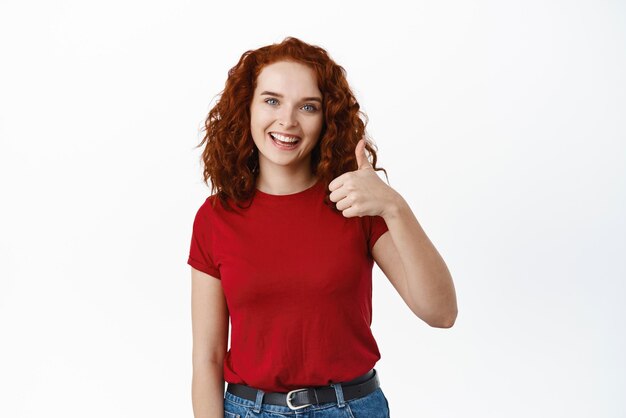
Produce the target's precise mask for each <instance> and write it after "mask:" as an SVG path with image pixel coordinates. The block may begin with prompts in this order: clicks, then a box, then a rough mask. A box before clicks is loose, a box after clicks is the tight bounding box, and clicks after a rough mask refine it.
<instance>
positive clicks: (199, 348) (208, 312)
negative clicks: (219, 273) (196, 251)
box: [191, 267, 229, 418]
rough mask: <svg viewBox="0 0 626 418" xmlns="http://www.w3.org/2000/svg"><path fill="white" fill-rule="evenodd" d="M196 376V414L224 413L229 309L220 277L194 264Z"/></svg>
mask: <svg viewBox="0 0 626 418" xmlns="http://www.w3.org/2000/svg"><path fill="white" fill-rule="evenodd" d="M191 280H192V281H191V322H192V331H193V354H192V362H193V378H192V383H191V398H192V404H193V413H194V417H195V418H216V417H223V416H224V357H225V356H226V351H227V346H228V321H229V313H228V307H227V305H226V299H225V297H224V292H223V289H222V283H221V281H220V280H219V279H217V278H215V277H213V276H209V275H208V274H206V273H203V272H201V271H199V270H196V269H194V268H193V267H192V268H191Z"/></svg>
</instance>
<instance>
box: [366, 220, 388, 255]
mask: <svg viewBox="0 0 626 418" xmlns="http://www.w3.org/2000/svg"><path fill="white" fill-rule="evenodd" d="M368 218H369V222H368V241H367V247H368V249H369V253H370V254H372V248H374V244H376V241H378V238H380V236H381V235H382V234H384V233H385V232H387V231H388V230H389V228H388V227H387V223H386V222H385V219H384V218H383V217H382V216H368Z"/></svg>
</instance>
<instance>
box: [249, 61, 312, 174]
mask: <svg viewBox="0 0 626 418" xmlns="http://www.w3.org/2000/svg"><path fill="white" fill-rule="evenodd" d="M256 83H257V85H256V88H255V90H254V95H253V97H252V103H251V105H250V130H251V133H252V139H253V140H254V143H255V144H256V146H257V148H258V150H259V169H260V172H261V175H264V176H269V177H274V176H283V175H285V176H293V175H297V176H299V177H301V178H306V177H307V176H309V175H310V172H311V168H310V160H311V151H312V150H313V148H314V147H315V145H316V144H317V141H318V140H319V136H320V132H321V130H322V124H323V113H322V94H321V93H320V90H319V88H318V87H317V80H316V77H315V73H314V72H313V70H312V69H311V68H309V67H307V66H306V65H304V64H300V63H296V62H292V61H278V62H275V63H272V64H269V65H267V66H265V67H264V68H263V69H262V70H261V72H260V73H259V75H258V77H257V80H256ZM281 141H283V142H281ZM294 141H295V142H294Z"/></svg>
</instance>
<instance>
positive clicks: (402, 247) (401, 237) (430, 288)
mask: <svg viewBox="0 0 626 418" xmlns="http://www.w3.org/2000/svg"><path fill="white" fill-rule="evenodd" d="M383 218H384V219H385V223H386V224H387V227H388V228H389V232H390V234H391V238H392V240H393V243H394V245H395V247H396V248H397V251H398V253H399V256H400V259H401V260H402V265H403V266H404V270H405V272H406V285H407V287H408V289H409V295H410V298H411V305H412V306H411V309H412V310H413V312H414V313H415V314H416V315H418V316H419V317H420V318H422V319H423V320H424V321H425V322H426V323H428V324H429V325H431V326H434V327H443V328H447V327H450V326H452V324H453V323H454V321H455V320H456V316H457V303H456V294H455V290H454V283H453V281H452V277H451V275H450V272H449V270H448V267H447V266H446V263H445V262H444V260H443V258H442V257H441V255H440V254H439V252H438V251H437V249H436V248H435V246H434V245H433V244H432V242H431V241H430V239H429V238H428V236H427V235H426V233H425V232H424V230H423V229H422V227H421V226H420V224H419V222H418V221H417V218H416V217H415V215H414V214H413V211H412V210H411V208H410V207H409V204H408V203H407V202H406V201H405V200H404V199H403V198H402V196H401V195H400V194H397V196H396V199H395V200H394V201H393V203H392V204H390V205H389V208H388V210H387V211H386V212H385V213H384V215H383Z"/></svg>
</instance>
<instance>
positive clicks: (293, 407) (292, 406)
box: [287, 389, 313, 411]
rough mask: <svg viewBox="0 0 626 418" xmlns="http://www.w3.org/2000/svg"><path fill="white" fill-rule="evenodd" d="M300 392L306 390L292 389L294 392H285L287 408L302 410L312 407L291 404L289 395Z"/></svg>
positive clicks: (309, 404)
mask: <svg viewBox="0 0 626 418" xmlns="http://www.w3.org/2000/svg"><path fill="white" fill-rule="evenodd" d="M301 391H306V389H294V390H290V391H289V392H287V406H288V407H289V408H290V409H293V410H294V411H295V410H298V409H302V408H306V407H307V406H311V405H313V404H312V403H308V404H306V405H301V406H294V405H292V404H291V395H292V394H294V393H296V392H301Z"/></svg>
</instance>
